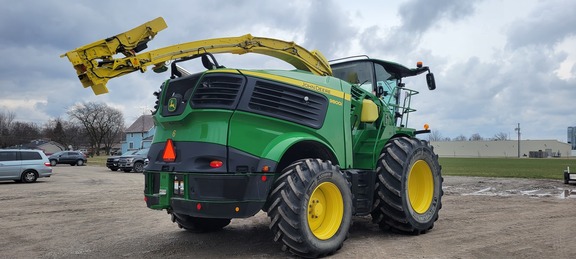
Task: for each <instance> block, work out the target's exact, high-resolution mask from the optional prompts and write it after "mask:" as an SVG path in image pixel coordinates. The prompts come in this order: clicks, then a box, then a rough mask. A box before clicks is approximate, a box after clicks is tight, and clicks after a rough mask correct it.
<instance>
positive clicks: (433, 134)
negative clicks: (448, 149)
mask: <svg viewBox="0 0 576 259" xmlns="http://www.w3.org/2000/svg"><path fill="white" fill-rule="evenodd" d="M443 140H444V137H443V136H442V134H441V133H440V131H438V130H432V131H430V134H428V141H443Z"/></svg>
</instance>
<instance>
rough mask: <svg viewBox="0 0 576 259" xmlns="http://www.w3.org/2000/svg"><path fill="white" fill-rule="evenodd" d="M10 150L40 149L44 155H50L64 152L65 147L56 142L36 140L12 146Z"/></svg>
mask: <svg viewBox="0 0 576 259" xmlns="http://www.w3.org/2000/svg"><path fill="white" fill-rule="evenodd" d="M10 148H18V149H40V150H42V151H44V153H45V154H46V155H51V154H54V153H56V152H59V151H63V150H66V147H65V146H64V145H62V144H60V143H58V142H56V141H50V140H44V139H36V140H32V141H30V143H26V144H21V145H16V146H12V147H10Z"/></svg>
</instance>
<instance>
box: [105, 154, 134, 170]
mask: <svg viewBox="0 0 576 259" xmlns="http://www.w3.org/2000/svg"><path fill="white" fill-rule="evenodd" d="M136 152H138V150H130V151H128V152H126V153H124V154H121V155H119V156H111V157H108V159H106V167H108V168H109V169H110V170H112V171H118V168H119V166H118V161H119V160H120V157H123V156H124V157H126V156H129V155H134V153H136Z"/></svg>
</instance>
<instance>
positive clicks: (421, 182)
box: [408, 160, 434, 214]
mask: <svg viewBox="0 0 576 259" xmlns="http://www.w3.org/2000/svg"><path fill="white" fill-rule="evenodd" d="M433 197H434V177H433V176H432V170H431V169H430V166H429V165H428V163H426V161H424V160H418V161H416V163H414V165H413V166H412V168H410V172H409V173H408V200H409V201H410V205H411V206H412V209H413V210H414V211H415V212H416V213H419V214H422V213H424V212H426V211H427V210H428V209H429V208H430V205H431V203H432V198H433Z"/></svg>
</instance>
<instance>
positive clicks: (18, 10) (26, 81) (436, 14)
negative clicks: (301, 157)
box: [0, 0, 576, 142]
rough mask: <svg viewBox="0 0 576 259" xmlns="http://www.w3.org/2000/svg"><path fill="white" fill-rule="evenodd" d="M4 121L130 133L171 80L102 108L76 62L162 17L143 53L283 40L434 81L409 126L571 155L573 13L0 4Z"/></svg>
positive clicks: (145, 78) (490, 0)
mask: <svg viewBox="0 0 576 259" xmlns="http://www.w3.org/2000/svg"><path fill="white" fill-rule="evenodd" d="M0 4H1V6H2V8H1V9H0V35H1V37H0V58H1V59H2V62H0V109H1V110H9V111H13V112H15V113H16V120H18V121H25V122H34V123H38V124H39V125H42V124H43V123H44V122H45V121H46V120H48V119H51V118H56V117H61V118H67V117H66V110H67V109H68V108H69V107H71V106H72V105H74V104H75V103H81V102H89V101H95V102H105V103H107V104H108V105H110V106H113V107H116V108H119V109H121V110H122V111H123V112H124V116H125V119H126V123H127V124H128V125H129V124H130V123H131V122H132V121H133V120H135V119H136V118H137V117H138V116H139V115H140V114H142V113H145V112H149V110H150V109H151V108H152V106H153V103H154V97H153V96H152V92H153V91H155V90H157V89H158V87H159V85H160V83H161V82H162V81H163V80H164V79H165V78H167V77H168V76H169V75H168V74H154V73H152V72H147V73H145V74H140V73H133V74H130V75H128V76H124V77H121V78H117V79H113V80H111V81H110V82H109V83H108V88H109V91H110V93H108V94H105V95H99V96H95V95H94V94H93V93H92V91H91V90H90V89H84V88H82V86H81V84H80V82H79V81H78V80H77V79H76V74H75V72H74V70H73V68H72V66H71V65H70V63H69V62H68V60H67V59H66V58H60V55H61V54H63V53H65V52H67V51H69V50H72V49H74V48H76V47H79V46H82V45H85V44H88V43H91V42H93V41H96V40H100V39H103V38H106V37H109V36H112V35H115V34H118V33H120V32H124V31H126V30H128V29H131V28H133V27H135V26H137V25H140V24H142V23H144V22H146V21H149V20H152V19H154V18H156V17H158V16H162V17H164V19H165V20H166V23H167V24H168V28H167V29H166V30H164V31H161V32H160V33H159V34H158V35H157V37H156V38H155V39H154V40H153V41H152V42H150V43H149V44H148V46H149V48H148V49H147V50H151V49H155V48H160V47H164V46H168V45H171V44H177V43H183V42H187V41H194V40H201V39H207V38H216V37H229V36H240V35H244V34H246V33H251V34H252V35H255V36H262V37H272V38H279V39H283V40H288V41H295V42H296V43H298V44H300V45H302V46H304V47H305V48H308V49H318V50H320V51H321V52H322V53H323V54H324V55H325V56H326V57H327V58H328V59H335V58H339V57H345V56H351V55H359V54H366V55H369V56H370V57H372V58H378V59H385V60H391V61H395V62H398V63H401V64H404V65H407V66H412V67H413V66H414V65H415V64H416V62H417V61H423V62H424V64H425V65H428V66H430V67H431V69H432V71H433V72H434V73H435V76H436V83H437V87H438V88H437V90H435V91H428V90H427V88H426V86H425V78H424V76H421V77H418V78H414V79H411V80H408V81H407V87H409V88H412V89H416V90H419V91H420V92H421V94H420V95H418V96H416V97H414V98H413V100H412V103H413V106H414V108H416V109H418V112H417V113H415V114H413V115H411V117H410V120H411V121H410V125H409V126H412V127H415V128H421V125H423V124H424V123H428V124H430V125H431V128H432V130H437V131H438V132H439V133H440V134H441V135H442V136H444V137H450V138H454V137H457V136H458V135H464V136H466V137H469V136H471V135H472V134H474V133H478V134H480V135H481V136H482V137H485V138H490V137H493V136H494V135H495V134H497V133H506V134H509V135H510V137H511V139H516V132H515V130H514V128H516V126H517V123H520V126H521V128H522V139H557V140H559V141H563V142H564V141H566V128H567V127H568V126H576V105H575V104H576V65H575V63H576V15H574V10H576V1H574V0H547V1H540V0H524V1H517V0H483V1H482V0H476V1H459V0H433V1H430V0H395V1H377V0H374V1H348V0H319V1H306V0H297V1H285V0H283V1H277V0H272V1H256V0H253V1H252V0H246V1H242V0H239V1H224V0H222V1H207V0H205V1H198V0H179V1H118V0H99V1H88V0H86V1H80V0H79V1H57V0H43V1H36V0H19V1H8V0H0ZM217 58H218V60H219V62H220V63H221V64H224V65H225V66H227V67H243V68H266V67H270V68H290V66H289V65H288V66H287V65H285V64H283V63H280V62H277V61H274V60H271V59H268V58H265V57H262V56H258V55H244V56H233V55H221V56H217Z"/></svg>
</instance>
